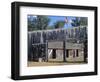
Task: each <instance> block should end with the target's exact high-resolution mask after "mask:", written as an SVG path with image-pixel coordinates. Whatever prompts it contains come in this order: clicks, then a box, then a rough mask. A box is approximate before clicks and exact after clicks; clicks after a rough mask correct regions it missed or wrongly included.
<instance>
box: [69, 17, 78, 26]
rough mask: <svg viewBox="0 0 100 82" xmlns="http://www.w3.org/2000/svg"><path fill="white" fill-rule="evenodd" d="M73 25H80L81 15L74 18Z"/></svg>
mask: <svg viewBox="0 0 100 82" xmlns="http://www.w3.org/2000/svg"><path fill="white" fill-rule="evenodd" d="M71 25H72V26H74V27H77V26H80V20H79V17H75V19H72V23H71Z"/></svg>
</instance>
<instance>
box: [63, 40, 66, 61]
mask: <svg viewBox="0 0 100 82" xmlns="http://www.w3.org/2000/svg"><path fill="white" fill-rule="evenodd" d="M63 62H66V41H65V40H64V41H63Z"/></svg>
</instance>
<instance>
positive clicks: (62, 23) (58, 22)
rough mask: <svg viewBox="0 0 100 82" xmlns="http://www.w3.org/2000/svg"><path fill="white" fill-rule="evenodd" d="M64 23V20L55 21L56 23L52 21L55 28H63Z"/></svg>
mask: <svg viewBox="0 0 100 82" xmlns="http://www.w3.org/2000/svg"><path fill="white" fill-rule="evenodd" d="M64 25H65V22H64V21H57V22H56V23H54V27H55V29H57V28H63V27H64Z"/></svg>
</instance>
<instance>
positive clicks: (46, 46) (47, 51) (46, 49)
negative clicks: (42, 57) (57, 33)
mask: <svg viewBox="0 0 100 82" xmlns="http://www.w3.org/2000/svg"><path fill="white" fill-rule="evenodd" d="M46 62H48V40H46Z"/></svg>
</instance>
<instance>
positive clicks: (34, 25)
mask: <svg viewBox="0 0 100 82" xmlns="http://www.w3.org/2000/svg"><path fill="white" fill-rule="evenodd" d="M49 21H50V19H49V18H48V17H47V16H37V17H33V18H28V31H33V30H44V29H47V26H48V23H49Z"/></svg>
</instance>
